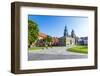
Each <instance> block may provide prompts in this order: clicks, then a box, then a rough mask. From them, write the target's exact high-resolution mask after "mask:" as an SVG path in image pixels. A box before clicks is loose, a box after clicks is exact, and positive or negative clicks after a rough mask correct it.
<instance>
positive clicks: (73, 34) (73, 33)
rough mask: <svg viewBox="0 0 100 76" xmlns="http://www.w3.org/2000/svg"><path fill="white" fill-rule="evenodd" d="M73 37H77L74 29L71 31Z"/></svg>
mask: <svg viewBox="0 0 100 76" xmlns="http://www.w3.org/2000/svg"><path fill="white" fill-rule="evenodd" d="M71 37H72V38H75V37H76V35H75V32H74V30H73V29H72V32H71Z"/></svg>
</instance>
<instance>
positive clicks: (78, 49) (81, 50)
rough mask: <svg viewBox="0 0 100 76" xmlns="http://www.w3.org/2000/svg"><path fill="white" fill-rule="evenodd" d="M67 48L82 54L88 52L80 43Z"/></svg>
mask: <svg viewBox="0 0 100 76" xmlns="http://www.w3.org/2000/svg"><path fill="white" fill-rule="evenodd" d="M67 50H68V51H71V52H77V53H84V54H87V53H88V47H87V46H82V45H75V46H73V47H71V48H68V49H67Z"/></svg>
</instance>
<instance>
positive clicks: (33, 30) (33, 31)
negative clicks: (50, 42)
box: [28, 20, 39, 48]
mask: <svg viewBox="0 0 100 76" xmlns="http://www.w3.org/2000/svg"><path fill="white" fill-rule="evenodd" d="M38 33H39V28H38V25H37V24H36V23H35V22H34V21H32V20H28V47H29V48H30V46H31V44H32V43H33V42H35V41H36V40H37V39H38Z"/></svg>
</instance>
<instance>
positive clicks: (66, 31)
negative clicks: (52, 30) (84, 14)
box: [64, 26, 68, 37]
mask: <svg viewBox="0 0 100 76" xmlns="http://www.w3.org/2000/svg"><path fill="white" fill-rule="evenodd" d="M64 37H68V30H67V26H65V29H64Z"/></svg>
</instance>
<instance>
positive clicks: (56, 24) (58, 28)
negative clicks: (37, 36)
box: [28, 15, 88, 37]
mask: <svg viewBox="0 0 100 76" xmlns="http://www.w3.org/2000/svg"><path fill="white" fill-rule="evenodd" d="M28 19H29V20H32V21H34V22H36V23H37V24H38V27H39V30H40V32H42V33H45V34H47V35H50V36H52V37H62V36H63V32H64V28H65V26H67V29H68V33H69V35H70V33H71V31H72V29H74V31H75V34H76V36H78V37H85V36H88V17H82V16H51V15H28Z"/></svg>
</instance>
